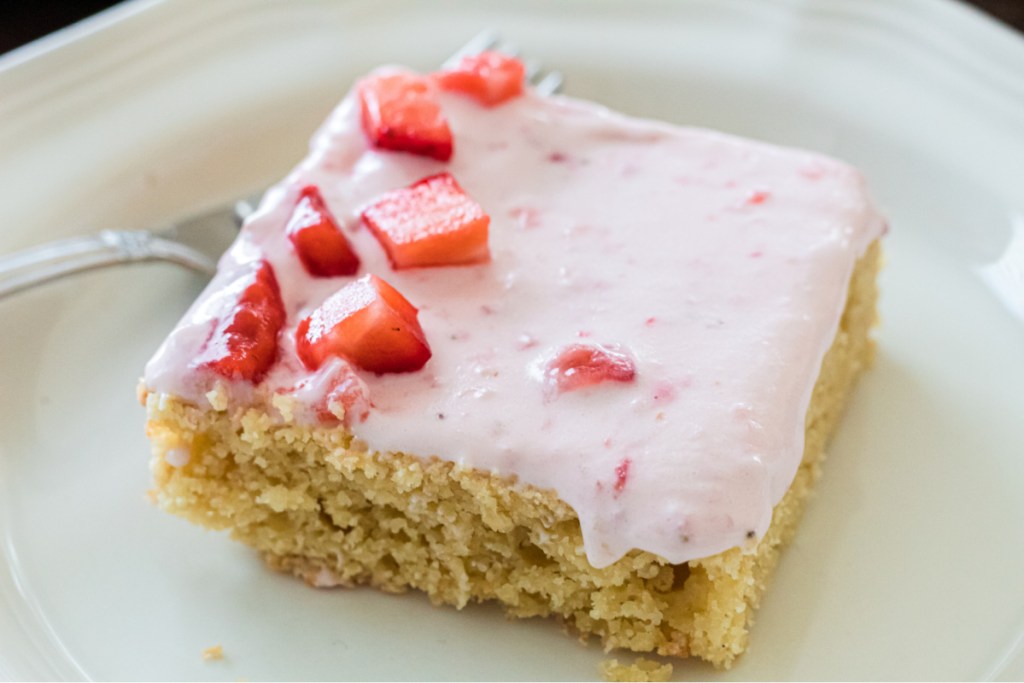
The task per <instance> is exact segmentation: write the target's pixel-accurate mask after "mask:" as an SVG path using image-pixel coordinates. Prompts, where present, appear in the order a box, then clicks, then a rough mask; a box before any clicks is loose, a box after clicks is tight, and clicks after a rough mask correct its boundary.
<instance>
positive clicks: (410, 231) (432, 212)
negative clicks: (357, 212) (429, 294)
mask: <svg viewBox="0 0 1024 683" xmlns="http://www.w3.org/2000/svg"><path fill="white" fill-rule="evenodd" d="M363 222H364V223H366V226H367V227H368V228H369V229H370V231H371V232H372V233H373V234H374V236H375V237H376V238H377V240H378V241H379V242H380V243H381V246H383V247H384V251H385V252H387V255H388V259H390V261H391V266H392V267H393V268H395V269H396V270H398V269H401V268H416V267H422V266H455V265H464V264H469V263H481V262H484V261H489V260H490V258H491V252H490V249H489V248H488V247H487V232H488V227H489V226H490V223H491V218H490V216H488V215H487V214H486V213H484V210H483V209H482V208H480V205H479V204H477V203H476V202H474V201H473V200H472V199H470V198H469V197H468V196H467V195H466V193H465V192H463V190H462V188H461V187H459V184H458V183H457V182H455V178H453V177H452V176H451V175H449V174H448V173H439V174H437V175H434V176H430V177H428V178H424V179H423V180H420V181H419V182H417V183H414V184H413V185H411V186H409V187H406V188H402V189H399V190H395V191H393V192H388V193H387V194H385V195H383V196H382V197H381V198H380V199H378V200H377V201H376V202H374V203H373V204H371V205H370V206H369V207H367V208H366V209H365V210H364V211H363Z"/></svg>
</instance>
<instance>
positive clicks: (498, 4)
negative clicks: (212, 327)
mask: <svg viewBox="0 0 1024 683" xmlns="http://www.w3.org/2000/svg"><path fill="white" fill-rule="evenodd" d="M484 26H494V27H498V28H500V29H501V30H503V31H504V32H505V34H507V35H509V36H514V37H515V38H516V39H517V40H518V41H519V42H520V43H521V44H522V46H523V47H524V48H525V50H526V52H527V53H528V54H530V55H532V56H536V57H539V58H541V59H543V60H544V61H545V62H546V63H548V64H551V65H557V66H558V67H559V68H561V69H563V70H564V71H565V73H566V75H567V78H568V91H569V92H570V93H572V94H576V95H581V96H584V97H590V98H593V99H596V100H599V101H601V102H605V103H607V104H609V105H612V106H614V107H617V108H621V109H624V110H626V111H628V112H632V113H636V114H643V115H650V116H654V117H659V118H664V119H667V120H670V121H676V122H680V123H693V124H700V125H708V126H713V127H717V128H721V129H725V130H728V131H733V132H737V133H740V134H745V135H749V136H753V137H757V138H762V139H766V140H771V141H774V142H780V143H786V144H795V145H801V146H806V147H810V148H814V149H819V150H822V151H825V152H827V153H831V154H834V155H837V156H840V157H843V158H845V159H847V160H849V161H851V162H853V163H854V164H856V165H858V166H860V167H861V168H863V170H864V171H865V172H866V174H867V176H868V178H869V179H870V182H871V185H872V186H873V189H874V192H875V194H876V196H877V198H878V200H879V202H880V203H881V204H882V205H883V207H884V209H885V211H886V212H887V213H888V215H889V216H890V217H891V219H892V223H893V232H892V234H891V236H890V237H889V239H888V242H887V250H888V254H889V266H888V269H887V270H886V272H885V274H884V277H883V282H882V286H883V290H884V299H883V302H882V313H883V317H884V327H882V329H881V331H880V333H879V341H880V350H879V357H878V364H877V367H876V368H875V369H874V371H873V372H871V373H870V375H868V376H867V378H866V379H865V380H864V382H863V383H862V385H861V386H860V388H859V389H858V391H857V394H856V396H855V399H854V401H853V405H852V408H851V410H850V412H849V415H848V416H847V418H846V420H845V422H844V424H843V426H842V429H841V433H840V435H839V437H838V439H837V440H836V443H835V445H834V447H833V448H832V453H831V457H830V459H829V462H828V463H827V466H826V476H825V478H824V480H823V481H822V482H821V485H820V489H819V491H820V495H819V496H818V498H817V500H815V501H814V503H813V504H812V505H811V507H810V509H809V511H808V514H807V517H806V519H805V521H804V524H803V527H802V529H801V531H800V534H799V536H798V538H797V541H796V542H795V543H794V544H793V546H792V547H791V548H789V550H788V552H786V553H785V555H784V559H783V562H782V564H781V567H780V569H779V572H778V575H777V577H776V580H775V582H774V585H773V586H772V589H771V590H770V591H769V594H768V596H767V599H766V600H765V602H764V605H763V607H762V609H761V611H760V614H759V617H758V623H757V625H756V627H755V630H754V633H753V638H752V641H751V646H750V650H749V651H748V653H747V654H746V656H745V657H743V659H742V660H741V662H740V663H739V665H738V666H737V667H736V668H735V669H733V671H731V672H729V673H728V674H720V673H716V672H713V671H712V670H710V669H708V668H706V667H705V666H703V665H700V664H698V663H686V664H682V665H679V666H677V675H679V676H681V677H685V678H695V677H699V678H712V679H719V678H721V679H742V678H759V679H806V678H811V679H819V678H821V679H834V678H844V679H846V678H853V679H876V678H889V679H904V678H906V679H946V678H956V679H975V678H1006V679H1012V678H1021V677H1024V656H1022V646H1024V580H1022V577H1024V494H1022V489H1024V430H1022V428H1021V427H1022V424H1024V419H1022V403H1024V400H1022V396H1024V353H1022V349H1024V326H1022V324H1021V320H1019V319H1016V318H1014V317H1013V315H1012V314H1011V313H1010V312H1009V309H1008V308H1006V307H1005V306H1004V305H1003V304H1002V303H1001V302H1000V301H999V300H998V299H997V298H996V297H994V296H992V295H991V292H990V290H989V289H988V288H987V285H986V284H984V283H983V280H982V278H980V277H978V274H977V271H976V268H977V267H979V266H981V265H983V264H986V263H990V262H993V261H995V260H997V258H998V257H999V255H1000V254H1001V253H1003V252H1004V251H1005V250H1006V248H1007V245H1008V243H1009V241H1010V236H1011V234H1012V230H1013V225H1014V221H1016V222H1017V225H1018V226H1020V225H1024V76H1022V74H1024V41H1022V40H1021V39H1020V38H1019V36H1016V35H1015V34H1013V33H1011V32H1010V31H1008V30H1006V29H1003V28H1000V27H999V26H997V25H995V24H994V23H993V22H991V21H989V20H987V19H985V18H983V17H981V16H980V15H978V14H976V13H975V12H973V11H971V10H969V9H967V8H965V7H962V6H960V5H955V4H952V3H950V2H937V1H935V0H901V2H899V3H894V2H891V1H889V0H832V1H829V2H814V3H812V2H801V1H800V0H771V1H769V2H765V1H763V0H762V1H761V2H756V1H755V0H748V1H739V0H691V1H689V2H673V1H670V0H664V1H661V0H643V1H641V2H626V1H622V2H611V1H596V2H595V1H593V0H591V1H588V2H582V1H580V2H569V3H551V2H547V1H545V0H533V1H531V2H522V3H509V2H507V1H504V0H503V1H499V0H488V1H486V2H479V1H477V2H474V1H472V0H451V1H449V2H445V3H444V4H440V5H439V4H434V3H430V4H427V3H418V2H415V0H386V1H383V2H381V1H378V2H370V1H369V0H367V1H365V2H329V1H327V0H323V1H316V0H309V1H306V2H294V1H293V2H285V1H284V0H277V1H271V0H260V1H253V0H221V1H220V2H216V3H213V2H210V3H202V2H198V1H195V2H178V3H170V2H167V3H139V2H136V3H133V4H129V5H127V6H123V7H121V8H119V9H117V10H115V11H114V12H110V13H107V14H106V15H104V16H102V17H100V18H98V19H96V20H93V21H91V22H89V23H87V24H85V25H81V26H77V27H73V28H72V29H70V30H68V31H66V32H64V33H63V34H59V35H57V36H56V37H53V38H49V39H47V40H44V41H43V42H41V43H38V44H36V45H32V46H29V47H28V48H26V49H23V50H21V51H19V52H15V53H14V54H12V55H9V56H7V57H5V58H4V59H2V60H0V93H3V95H2V97H0V150H3V153H2V155H0V251H7V250H11V249H14V248H17V247H22V246H26V245H28V244H31V243H34V242H37V241H39V240H43V239H49V238H54V237H59V236H64V235H70V234H73V233H78V232H81V231H87V230H95V229H100V228H104V227H124V226H134V225H138V226H145V225H150V224H153V223H155V222H157V221H159V220H162V219H166V218H169V217H172V216H176V215H181V214H183V213H188V212H190V211H191V210H192V209H193V208H194V207H196V206H199V205H203V204H209V203H212V202H217V201H223V200H226V199H228V198H230V197H234V196H236V195H239V194H241V193H242V192H244V191H246V190H249V189H251V188H254V187H257V186H259V185H261V184H263V183H267V182H269V181H271V180H274V179H276V178H278V177H279V176H280V175H281V174H283V173H284V172H285V171H286V170H287V169H288V168H289V166H290V164H291V163H293V162H294V161H295V160H297V159H298V158H299V157H300V156H301V155H302V152H303V149H304V146H305V140H306V138H307V137H308V136H309V135H310V133H311V132H312V131H313V129H314V127H315V126H316V125H317V124H318V122H319V121H320V120H321V119H322V118H323V117H324V115H325V114H326V113H327V111H328V109H329V108H330V106H331V105H332V103H333V102H334V101H335V100H336V99H338V98H339V97H340V96H341V95H342V93H343V92H344V90H345V89H346V88H347V86H348V85H349V83H350V82H351V81H352V79H353V78H354V77H355V76H356V75H357V74H359V73H361V72H363V71H365V70H366V69H368V68H369V67H371V66H373V65H376V64H377V63H380V62H406V63H409V64H411V65H414V66H418V67H421V68H429V67H431V66H432V65H434V64H436V63H437V62H439V61H440V60H441V59H442V58H443V57H444V55H445V54H446V53H448V52H449V51H450V50H451V49H452V48H453V47H454V46H456V45H459V44H460V43H461V42H462V41H463V40H464V39H465V38H466V37H468V36H470V35H472V34H473V33H475V32H476V31H477V30H478V29H479V28H481V27H484ZM1018 229H1019V230H1024V229H1021V228H1018ZM1017 258H1018V259H1020V256H1018V257H1017ZM1014 267H1016V268H1017V270H1016V271H1014V270H1013V268H1014ZM1022 267H1024V266H1022V264H1021V263H1020V262H1019V261H1018V263H1017V264H1016V266H1013V265H1012V264H1009V265H1007V263H1005V262H1004V273H1003V280H1004V281H1008V282H1009V281H1013V279H1014V278H1016V282H1017V284H1018V286H1019V285H1020V281H1021V268H1022ZM200 285H201V283H200V282H199V281H198V280H197V279H196V278H195V277H193V276H191V275H189V274H187V273H184V272H180V271H178V270H175V269H173V268H172V267H170V266H159V265H154V266H139V267H133V268H128V269H123V270H117V271H112V272H104V273H98V274H94V275H90V276H85V277H82V278H79V279H76V280H74V281H73V282H67V283H60V284H56V285H53V286H49V287H46V288H45V289H42V290H39V291H36V292H31V293H29V294H26V295H24V296H21V297H19V298H16V299H13V300H9V301H6V302H0V321H2V322H0V325H2V328H0V373H2V374H0V545H2V548H3V557H4V560H3V561H2V562H3V564H0V677H2V676H8V677H14V678H83V677H95V678H114V679H120V678H143V679H147V678H180V679H195V678H212V679H224V680H235V679H238V678H240V677H241V678H249V679H256V678H303V679H322V678H424V679H443V678H459V679H466V678H479V679H490V678H504V679H530V678H544V679H573V678H593V677H595V676H596V675H597V670H596V668H595V667H596V665H597V663H598V661H599V660H601V659H602V657H603V655H602V654H601V653H600V652H599V650H598V649H597V648H596V647H591V648H582V647H580V646H579V645H578V644H577V643H576V642H575V641H574V640H572V639H571V638H568V637H565V636H563V635H562V633H561V631H560V630H559V628H558V627H557V626H555V625H554V624H553V623H550V622H546V621H537V620H535V621H531V622H517V623H509V622H506V621H505V620H504V619H503V618H502V617H501V616H500V613H499V611H498V610H496V609H494V608H492V607H473V608H470V609H467V610H466V611H465V612H464V613H462V614H459V613H456V612H455V611H454V610H448V609H434V608H432V607H430V606H429V605H428V604H427V602H426V601H425V600H424V599H423V598H422V597H420V596H406V597H393V596H386V595H382V594H379V593H377V592H374V591H371V590H352V591H314V590H311V589H309V588H307V587H305V586H304V585H303V584H301V583H300V582H297V581H293V580H291V579H289V578H286V577H283V576H278V575H275V574H272V573H270V572H269V571H266V570H264V569H263V568H262V565H261V564H260V563H259V562H258V561H257V559H256V557H255V556H254V555H253V554H251V553H250V552H248V551H247V550H246V549H244V548H241V547H239V546H236V545H235V544H233V543H230V542H228V541H227V540H226V539H225V538H222V537H220V536H218V535H214V534H209V533H205V532H203V531H201V530H199V529H197V528H193V527H191V526H189V525H188V524H186V523H185V522H182V521H180V520H177V519H174V518H171V517H168V516H165V515H163V514H161V513H159V512H158V511H156V510H155V509H153V508H152V507H151V506H150V505H149V504H148V503H147V501H146V498H145V495H144V491H145V489H146V488H147V485H148V471H147V467H146V461H147V457H148V446H147V443H146V441H145V438H144V436H143V433H142V422H143V413H142V409H141V408H140V407H139V406H138V405H137V404H136V403H135V401H134V386H135V381H136V379H137V377H138V375H139V373H140V372H141V369H142V366H143V364H144V362H145V361H146V359H147V357H148V356H149V354H150V353H151V352H152V350H153V349H155V348H156V346H157V344H158V342H159V341H160V340H161V338H162V337H163V336H164V334H165V333H166V332H167V331H168V330H169V328H170V327H171V326H172V325H173V323H174V322H175V320H176V319H177V317H178V316H179V315H180V313H181V312H182V311H183V310H184V308H185V307H186V305H187V304H188V303H189V302H190V301H191V299H192V298H193V296H195V294H196V293H197V292H198V291H199V288H200ZM1009 296H1010V299H1011V301H1010V303H1013V300H1012V297H1016V299H1015V301H1016V303H1017V304H1018V305H1020V304H1021V303H1022V302H1024V298H1022V297H1024V291H1022V290H1020V289H1018V290H1017V291H1016V293H1011V294H1010V295H1009ZM216 643H222V644H223V645H224V648H225V652H226V655H227V658H226V660H225V661H222V662H217V663H203V662H201V661H200V656H199V655H200V651H201V650H202V649H203V648H204V647H207V646H210V645H213V644H216Z"/></svg>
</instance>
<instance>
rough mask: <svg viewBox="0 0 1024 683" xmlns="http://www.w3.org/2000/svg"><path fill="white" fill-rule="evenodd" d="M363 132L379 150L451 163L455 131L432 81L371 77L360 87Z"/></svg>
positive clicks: (405, 75)
mask: <svg viewBox="0 0 1024 683" xmlns="http://www.w3.org/2000/svg"><path fill="white" fill-rule="evenodd" d="M359 101H360V104H361V105H362V116H363V130H364V131H366V135H367V137H368V138H370V142H372V143H373V145H374V146H375V147H379V148H380V149H390V150H395V151H398V152H412V153H413V154H419V155H421V156H427V157H432V158H434V159H439V160H441V161H448V160H449V159H451V157H452V131H451V130H450V129H449V128H448V120H447V119H446V118H445V116H444V112H443V111H441V102H440V101H439V100H438V98H437V90H436V87H435V85H434V84H433V82H431V80H430V79H429V78H426V77H424V76H419V75H416V74H410V73H389V74H378V75H376V76H370V77H369V78H367V79H365V80H363V81H362V82H361V83H360V84H359Z"/></svg>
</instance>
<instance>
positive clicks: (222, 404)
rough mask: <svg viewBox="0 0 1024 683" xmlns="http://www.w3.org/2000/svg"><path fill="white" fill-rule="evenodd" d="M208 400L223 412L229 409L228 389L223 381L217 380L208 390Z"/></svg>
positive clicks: (212, 406)
mask: <svg viewBox="0 0 1024 683" xmlns="http://www.w3.org/2000/svg"><path fill="white" fill-rule="evenodd" d="M206 400H207V401H209V402H210V407H211V408H213V409H214V410H216V411H218V412H223V411H225V410H227V409H228V390H227V389H226V388H225V387H224V384H223V383H221V382H217V384H216V385H215V386H214V387H213V389H211V390H210V391H207V392H206Z"/></svg>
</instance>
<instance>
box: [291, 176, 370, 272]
mask: <svg viewBox="0 0 1024 683" xmlns="http://www.w3.org/2000/svg"><path fill="white" fill-rule="evenodd" d="M286 232H287V234H288V239H289V240H291V243H292V246H293V247H295V253H296V254H298V256H299V260H300V261H302V265H303V266H304V267H305V268H306V272H307V273H309V274H310V275H312V276H313V277H336V276H338V275H355V273H356V271H357V270H359V257H358V256H356V253H355V252H354V251H353V250H352V245H351V244H349V242H348V240H347V239H346V238H345V235H344V234H342V232H341V229H340V228H339V227H338V223H337V222H336V221H335V220H334V216H332V215H331V212H330V210H329V209H328V208H327V205H326V204H325V203H324V198H323V197H322V196H321V195H320V190H318V189H317V188H316V186H315V185H308V186H306V187H304V188H302V192H301V193H299V201H298V202H297V203H296V204H295V208H294V209H293V210H292V215H291V218H289V219H288V227H287V228H286Z"/></svg>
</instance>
